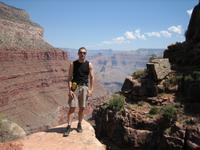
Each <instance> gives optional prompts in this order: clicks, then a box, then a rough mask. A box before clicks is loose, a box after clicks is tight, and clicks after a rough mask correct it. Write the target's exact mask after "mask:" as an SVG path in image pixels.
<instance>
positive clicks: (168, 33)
mask: <svg viewBox="0 0 200 150" xmlns="http://www.w3.org/2000/svg"><path fill="white" fill-rule="evenodd" d="M160 34H161V35H162V36H163V37H167V38H170V37H171V36H172V34H171V33H170V32H169V31H165V30H163V31H160Z"/></svg>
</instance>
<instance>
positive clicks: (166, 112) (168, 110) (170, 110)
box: [161, 105, 177, 122]
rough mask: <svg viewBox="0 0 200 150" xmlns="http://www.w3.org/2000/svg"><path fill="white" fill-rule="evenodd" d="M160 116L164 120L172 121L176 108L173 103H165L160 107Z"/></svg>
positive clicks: (175, 117)
mask: <svg viewBox="0 0 200 150" xmlns="http://www.w3.org/2000/svg"><path fill="white" fill-rule="evenodd" d="M161 111H162V117H163V119H166V121H169V122H173V121H175V120H176V119H177V110H176V107H175V106H174V105H166V106H164V107H163V108H162V109H161Z"/></svg>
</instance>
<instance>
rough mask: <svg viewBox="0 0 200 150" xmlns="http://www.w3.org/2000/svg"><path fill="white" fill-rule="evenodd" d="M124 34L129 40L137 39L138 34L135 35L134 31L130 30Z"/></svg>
mask: <svg viewBox="0 0 200 150" xmlns="http://www.w3.org/2000/svg"><path fill="white" fill-rule="evenodd" d="M124 36H125V37H126V38H127V39H128V40H135V39H136V36H135V35H134V33H133V32H130V31H126V32H125V33H124Z"/></svg>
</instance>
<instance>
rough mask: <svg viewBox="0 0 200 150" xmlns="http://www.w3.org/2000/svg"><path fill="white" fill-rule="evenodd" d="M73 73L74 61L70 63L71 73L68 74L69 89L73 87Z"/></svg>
mask: <svg viewBox="0 0 200 150" xmlns="http://www.w3.org/2000/svg"><path fill="white" fill-rule="evenodd" d="M72 75H73V63H70V66H69V74H68V88H69V91H71V87H72V82H71V80H72Z"/></svg>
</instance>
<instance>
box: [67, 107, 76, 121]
mask: <svg viewBox="0 0 200 150" xmlns="http://www.w3.org/2000/svg"><path fill="white" fill-rule="evenodd" d="M74 111H75V107H70V109H69V111H68V114H67V123H68V125H71V123H72V120H73V117H74Z"/></svg>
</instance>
